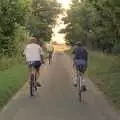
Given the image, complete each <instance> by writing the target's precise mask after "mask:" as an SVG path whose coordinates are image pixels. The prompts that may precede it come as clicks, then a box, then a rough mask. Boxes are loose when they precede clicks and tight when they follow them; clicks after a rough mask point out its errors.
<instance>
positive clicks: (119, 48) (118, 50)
mask: <svg viewBox="0 0 120 120" xmlns="http://www.w3.org/2000/svg"><path fill="white" fill-rule="evenodd" d="M112 52H113V53H114V54H119V53H120V43H119V44H116V45H115V46H114V47H113V49H112Z"/></svg>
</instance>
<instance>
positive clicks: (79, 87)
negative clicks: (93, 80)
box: [78, 72, 82, 102]
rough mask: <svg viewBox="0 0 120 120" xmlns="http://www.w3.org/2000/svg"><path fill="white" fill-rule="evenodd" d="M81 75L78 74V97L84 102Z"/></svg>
mask: <svg viewBox="0 0 120 120" xmlns="http://www.w3.org/2000/svg"><path fill="white" fill-rule="evenodd" d="M81 86H82V85H81V75H80V72H79V73H78V96H79V100H80V102H81V101H82V91H81Z"/></svg>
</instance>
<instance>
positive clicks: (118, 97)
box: [67, 50, 120, 110]
mask: <svg viewBox="0 0 120 120" xmlns="http://www.w3.org/2000/svg"><path fill="white" fill-rule="evenodd" d="M67 53H69V54H70V53H71V50H69V51H67ZM87 74H88V77H89V78H90V79H91V80H92V81H93V82H94V83H95V84H96V85H97V86H98V87H99V89H100V90H102V91H103V92H104V94H105V95H106V96H107V98H108V100H109V102H110V103H113V105H114V107H115V108H116V109H117V110H120V57H119V56H113V55H106V54H103V53H102V52H91V51H89V64H88V71H87Z"/></svg>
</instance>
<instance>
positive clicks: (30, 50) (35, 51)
mask: <svg viewBox="0 0 120 120" xmlns="http://www.w3.org/2000/svg"><path fill="white" fill-rule="evenodd" d="M24 55H25V56H26V61H27V62H29V61H41V55H44V53H43V49H42V47H40V46H39V45H38V44H35V43H31V44H28V45H27V46H26V48H25V49H24Z"/></svg>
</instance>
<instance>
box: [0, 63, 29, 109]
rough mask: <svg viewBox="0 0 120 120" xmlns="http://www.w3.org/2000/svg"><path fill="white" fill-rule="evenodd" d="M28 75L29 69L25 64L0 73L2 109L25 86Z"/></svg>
mask: <svg viewBox="0 0 120 120" xmlns="http://www.w3.org/2000/svg"><path fill="white" fill-rule="evenodd" d="M26 75H27V67H26V66H25V65H24V64H18V65H15V66H13V67H11V68H9V69H6V70H3V71H0V109H2V107H3V106H4V105H5V104H6V103H7V102H8V101H9V100H10V99H11V97H12V96H13V95H14V94H15V93H16V92H17V91H18V90H19V89H20V88H21V87H22V86H23V84H25V80H26Z"/></svg>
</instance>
